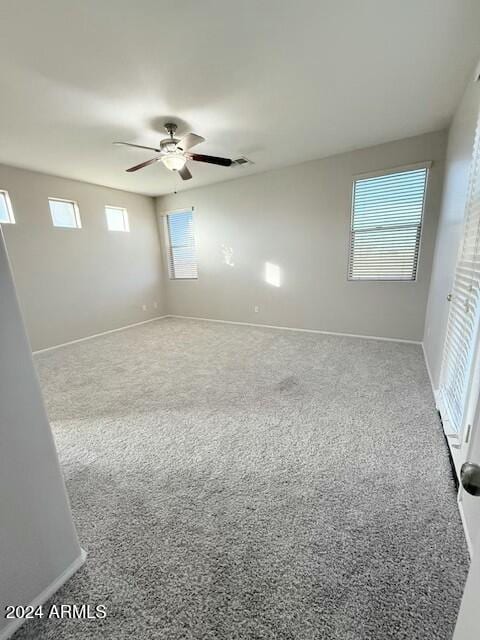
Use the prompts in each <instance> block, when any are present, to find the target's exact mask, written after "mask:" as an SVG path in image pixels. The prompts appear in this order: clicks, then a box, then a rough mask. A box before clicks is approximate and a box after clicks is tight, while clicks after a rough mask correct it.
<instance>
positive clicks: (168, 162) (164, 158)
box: [114, 122, 235, 180]
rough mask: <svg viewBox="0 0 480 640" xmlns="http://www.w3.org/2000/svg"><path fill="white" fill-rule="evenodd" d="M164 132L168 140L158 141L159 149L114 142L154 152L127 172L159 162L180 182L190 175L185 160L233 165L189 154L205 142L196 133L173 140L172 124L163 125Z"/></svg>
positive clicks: (173, 124)
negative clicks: (149, 157)
mask: <svg viewBox="0 0 480 640" xmlns="http://www.w3.org/2000/svg"><path fill="white" fill-rule="evenodd" d="M165 130H166V131H167V133H168V135H169V136H170V137H169V138H165V139H164V140H161V141H160V145H159V148H156V147H145V146H143V145H140V144H133V143H131V142H114V144H121V145H125V146H127V147H136V148H139V149H149V150H150V151H155V153H156V154H158V155H156V156H155V157H154V158H151V159H150V160H146V161H145V162H141V163H140V164H137V165H135V166H134V167H130V168H129V169H127V171H128V172H133V171H138V170H139V169H143V168H144V167H148V165H150V164H154V163H156V162H158V161H159V160H161V162H162V164H163V165H164V166H165V167H166V168H167V169H169V170H170V171H176V172H177V173H178V175H179V176H180V177H181V178H182V180H190V179H191V177H192V174H191V173H190V170H189V169H188V167H187V165H186V163H187V160H193V161H194V162H206V163H207V164H216V165H218V166H220V167H231V166H232V165H233V164H235V163H234V161H233V160H231V159H230V158H221V157H218V156H207V155H204V154H199V153H189V152H188V151H189V149H191V148H192V147H194V146H195V145H197V144H200V143H201V142H205V138H202V136H198V135H197V134H196V133H187V134H186V135H185V136H183V138H181V139H180V140H179V139H178V138H175V137H174V136H175V132H176V130H177V125H176V124H175V123H174V122H167V123H165Z"/></svg>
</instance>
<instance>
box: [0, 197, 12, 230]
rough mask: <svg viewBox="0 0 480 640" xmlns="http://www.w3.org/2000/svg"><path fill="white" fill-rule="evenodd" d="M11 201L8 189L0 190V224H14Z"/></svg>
mask: <svg viewBox="0 0 480 640" xmlns="http://www.w3.org/2000/svg"><path fill="white" fill-rule="evenodd" d="M14 222H15V218H14V216H13V209H12V203H11V202H10V196H9V195H8V191H0V224H14Z"/></svg>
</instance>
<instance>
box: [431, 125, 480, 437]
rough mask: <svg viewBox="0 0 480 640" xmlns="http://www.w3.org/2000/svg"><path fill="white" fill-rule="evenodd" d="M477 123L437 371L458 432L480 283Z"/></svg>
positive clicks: (446, 407) (446, 406) (444, 401)
mask: <svg viewBox="0 0 480 640" xmlns="http://www.w3.org/2000/svg"><path fill="white" fill-rule="evenodd" d="M479 137H480V126H479V124H477V131H476V134H475V144H474V149H473V158H472V162H471V166H470V178H469V186H468V193H467V201H466V209H465V220H464V230H463V238H462V241H461V246H460V251H459V254H458V259H457V266H456V269H455V276H454V282H453V288H452V291H451V293H450V295H449V298H450V310H449V314H448V323H447V332H446V338H445V345H444V351H443V359H442V368H441V374H440V394H441V400H442V405H443V407H442V408H443V410H444V411H445V412H446V414H447V415H446V416H444V417H446V418H447V419H448V420H449V422H450V425H451V426H452V427H453V429H454V430H455V431H457V432H460V431H461V430H462V428H463V419H464V414H465V409H466V401H467V393H468V385H469V381H470V374H471V367H472V358H473V351H474V348H475V343H476V335H477V331H478V315H479V285H480V141H479Z"/></svg>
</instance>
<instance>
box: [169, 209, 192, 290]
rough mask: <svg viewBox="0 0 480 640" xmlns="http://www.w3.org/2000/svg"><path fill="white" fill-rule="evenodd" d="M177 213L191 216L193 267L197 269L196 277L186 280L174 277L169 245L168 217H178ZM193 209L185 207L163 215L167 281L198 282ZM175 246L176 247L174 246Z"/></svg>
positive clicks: (170, 246) (170, 245)
mask: <svg viewBox="0 0 480 640" xmlns="http://www.w3.org/2000/svg"><path fill="white" fill-rule="evenodd" d="M179 213H189V214H191V216H192V231H193V233H192V237H193V247H194V249H195V265H196V268H197V275H196V276H190V277H187V278H181V277H180V278H179V277H177V276H176V275H175V267H174V264H173V254H172V248H174V247H172V244H171V235H170V221H169V216H172V215H178V214H179ZM194 213H195V207H185V208H183V209H174V210H172V211H167V212H165V213H164V230H165V240H166V245H167V252H166V253H167V255H166V259H167V270H168V278H169V280H177V281H181V280H184V281H195V280H198V276H199V270H198V255H197V242H196V233H195V217H194ZM175 246H177V245H175ZM185 246H186V245H185Z"/></svg>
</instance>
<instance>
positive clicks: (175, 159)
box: [162, 152, 187, 171]
mask: <svg viewBox="0 0 480 640" xmlns="http://www.w3.org/2000/svg"><path fill="white" fill-rule="evenodd" d="M186 161H187V159H186V157H185V156H184V155H183V153H177V152H174V153H169V154H168V155H166V156H163V158H162V162H163V164H164V165H165V166H166V167H167V169H170V171H180V169H181V168H182V167H183V166H184V165H185V163H186Z"/></svg>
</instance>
